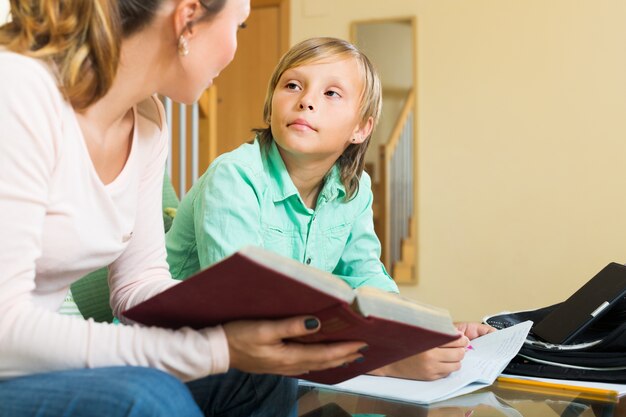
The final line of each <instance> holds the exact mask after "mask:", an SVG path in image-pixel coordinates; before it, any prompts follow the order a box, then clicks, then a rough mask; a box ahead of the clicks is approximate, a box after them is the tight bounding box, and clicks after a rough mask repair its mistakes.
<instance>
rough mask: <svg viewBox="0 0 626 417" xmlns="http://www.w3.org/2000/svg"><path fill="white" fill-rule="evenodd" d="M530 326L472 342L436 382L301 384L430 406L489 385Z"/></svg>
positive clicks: (374, 379)
mask: <svg viewBox="0 0 626 417" xmlns="http://www.w3.org/2000/svg"><path fill="white" fill-rule="evenodd" d="M531 326H532V322H531V321H525V322H523V323H520V324H517V325H515V326H512V327H508V328H506V329H503V330H498V331H497V332H493V333H489V334H487V335H484V336H481V337H478V338H476V339H474V340H472V347H473V348H474V349H473V350H468V351H467V352H465V358H464V359H463V361H462V362H461V363H462V365H461V369H460V370H458V371H456V372H453V373H452V374H450V375H449V376H448V377H446V378H442V379H439V380H436V381H412V380H408V379H400V378H389V377H378V376H370V375H361V376H358V377H356V378H352V379H350V380H348V381H344V382H341V383H339V384H336V385H322V384H315V383H312V382H308V381H301V382H300V383H301V384H302V385H311V386H318V387H327V388H329V389H332V390H338V391H345V392H352V393H356V394H363V395H370V396H374V397H382V398H389V399H393V400H398V401H406V402H411V403H417V404H430V403H433V402H436V401H442V400H445V399H448V398H452V397H456V396H459V395H463V394H467V393H469V392H472V391H476V390H478V389H480V388H483V387H486V386H488V385H491V384H492V383H493V382H494V381H495V379H496V378H497V377H498V376H499V375H500V374H501V373H502V370H503V369H504V368H505V367H506V365H507V364H508V363H509V361H510V360H511V359H513V357H514V356H515V355H516V354H517V352H518V351H519V350H520V348H521V347H522V344H523V343H524V340H525V339H526V336H527V335H528V332H529V331H530V328H531Z"/></svg>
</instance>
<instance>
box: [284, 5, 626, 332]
mask: <svg viewBox="0 0 626 417" xmlns="http://www.w3.org/2000/svg"><path fill="white" fill-rule="evenodd" d="M291 13H292V25H291V31H292V32H291V35H292V39H291V40H292V42H296V41H299V40H301V39H304V38H306V37H310V36H316V35H329V36H339V37H345V38H348V37H349V24H350V22H351V21H352V20H362V19H368V18H381V17H385V16H387V17H399V16H410V15H416V16H417V24H418V35H417V36H418V57H417V65H418V84H419V85H418V89H419V92H418V128H419V145H418V146H419V147H418V153H419V158H418V160H419V178H418V180H419V182H418V187H419V188H418V190H419V205H418V209H419V217H418V220H419V245H420V246H419V262H420V264H419V271H418V278H419V284H418V285H417V286H416V287H404V288H402V291H403V292H404V293H405V295H407V296H409V297H411V298H416V299H419V300H422V301H425V302H428V303H432V304H437V305H441V306H444V307H446V308H448V309H449V310H450V311H451V312H452V313H453V315H454V316H455V318H456V319H471V320H477V319H480V318H481V317H482V316H483V315H485V314H489V313H495V312H498V311H501V310H516V309H525V308H534V307H540V306H543V305H547V304H549V303H554V302H558V301H561V300H563V299H564V298H566V297H567V296H568V295H570V294H571V293H572V292H573V291H574V290H576V289H577V288H578V287H580V286H581V285H582V284H583V283H584V282H585V281H586V280H587V279H588V278H590V277H591V276H592V275H593V274H595V273H596V272H597V271H598V270H599V269H601V268H602V267H603V266H604V265H605V264H606V263H608V262H610V261H618V262H624V261H626V163H625V161H626V25H624V22H626V2H625V1H623V0H579V1H571V0H386V1H384V2H381V1H379V0H292V7H291Z"/></svg>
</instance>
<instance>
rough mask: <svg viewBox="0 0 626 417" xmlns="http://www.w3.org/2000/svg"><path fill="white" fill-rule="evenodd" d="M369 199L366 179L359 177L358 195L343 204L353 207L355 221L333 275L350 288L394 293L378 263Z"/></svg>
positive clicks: (383, 269)
mask: <svg viewBox="0 0 626 417" xmlns="http://www.w3.org/2000/svg"><path fill="white" fill-rule="evenodd" d="M373 199H374V197H373V194H372V190H371V182H370V179H369V176H368V175H367V174H366V173H363V177H362V178H361V183H360V187H359V192H358V195H357V196H356V197H355V198H354V199H353V200H352V201H350V202H348V203H346V204H353V205H355V213H356V217H355V219H354V223H353V224H352V228H351V230H350V235H349V236H348V240H347V242H346V246H345V248H344V250H343V253H342V255H341V258H340V260H339V263H338V264H337V266H336V267H335V270H334V271H333V274H335V275H338V276H340V277H341V278H342V279H344V280H345V281H346V282H347V283H348V284H350V286H352V287H353V288H357V287H360V286H363V285H367V286H371V287H377V288H380V289H382V290H385V291H390V292H398V286H397V285H396V283H395V282H394V281H393V279H392V278H391V276H389V274H388V273H387V270H386V269H385V266H384V265H383V263H382V262H381V261H380V251H381V248H380V241H379V240H378V237H377V236H376V232H375V231H374V214H373V211H372V201H373Z"/></svg>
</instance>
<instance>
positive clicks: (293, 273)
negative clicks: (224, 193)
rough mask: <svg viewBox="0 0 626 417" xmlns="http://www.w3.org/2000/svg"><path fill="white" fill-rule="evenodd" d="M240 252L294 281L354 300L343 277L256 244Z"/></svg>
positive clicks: (342, 298) (341, 297)
mask: <svg viewBox="0 0 626 417" xmlns="http://www.w3.org/2000/svg"><path fill="white" fill-rule="evenodd" d="M239 253H240V254H242V255H244V256H246V257H247V258H249V259H251V260H253V261H254V262H256V263H258V264H261V265H263V266H265V267H266V268H270V269H273V270H275V271H278V272H280V273H281V274H284V275H286V276H288V277H290V278H292V279H293V280H294V281H298V282H301V283H303V284H306V285H308V286H309V287H313V288H316V289H318V290H319V291H321V292H324V293H326V294H331V295H333V296H335V297H337V298H339V299H341V300H344V301H346V302H348V303H352V301H353V300H354V297H355V293H354V290H353V289H352V288H351V287H350V286H349V285H348V284H346V283H345V282H344V281H343V280H342V279H341V278H338V277H336V276H334V275H333V274H330V273H328V272H325V271H322V270H320V269H317V268H313V267H310V266H308V265H304V264H302V263H300V262H298V261H295V260H293V259H291V258H287V257H284V256H281V255H278V254H276V253H274V252H271V251H268V250H265V249H261V248H259V247H256V246H246V247H244V248H243V249H241V250H240V251H239Z"/></svg>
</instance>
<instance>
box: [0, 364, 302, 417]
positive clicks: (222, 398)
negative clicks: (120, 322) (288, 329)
mask: <svg viewBox="0 0 626 417" xmlns="http://www.w3.org/2000/svg"><path fill="white" fill-rule="evenodd" d="M296 391H297V380H295V379H290V378H284V377H279V376H274V375H253V374H246V373H243V372H239V371H236V370H231V371H229V372H228V373H226V374H220V375H212V376H208V377H205V378H202V379H198V380H195V381H192V382H189V383H187V384H184V383H183V382H181V381H180V380H178V379H177V378H174V377H173V376H171V375H168V374H166V373H164V372H161V371H158V370H155V369H151V368H141V367H130V366H123V367H111V368H96V369H80V370H71V371H60V372H50V373H43V374H35V375H28V376H23V377H17V378H12V379H8V380H3V381H0V417H5V416H6V417H9V416H20V417H21V416H24V417H30V416H37V417H47V416H50V417H69V416H72V417H84V416H107V417H109V416H111V417H122V416H124V417H139V416H150V417H160V416H164V417H165V416H168V417H170V416H184V417H201V416H233V417H235V416H237V417H238V416H242V417H243V416H246V417H252V416H263V417H272V416H276V417H283V416H295V413H296V408H295V401H296Z"/></svg>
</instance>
